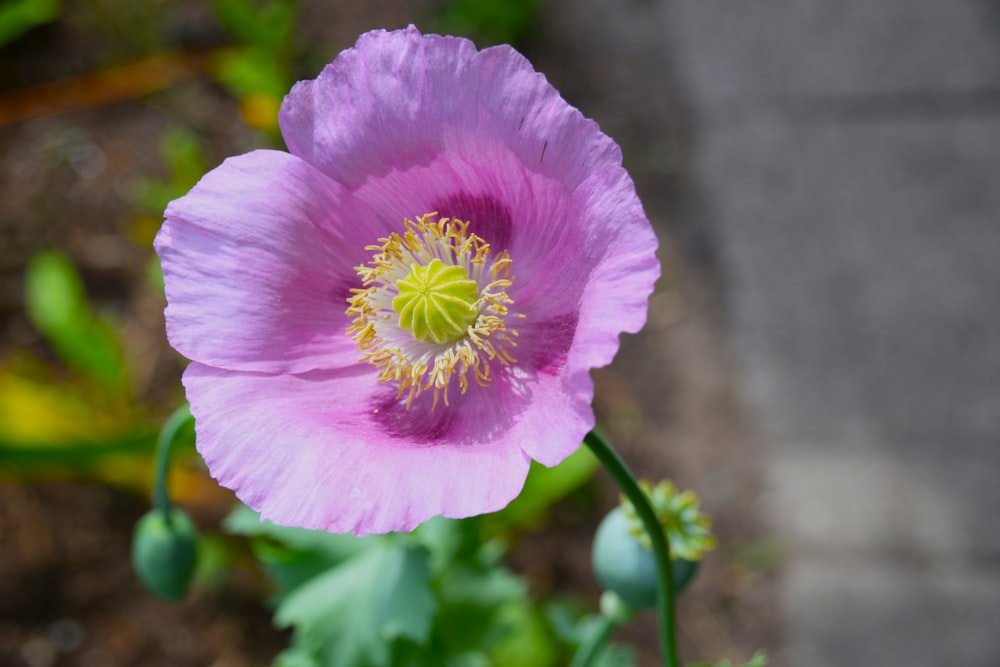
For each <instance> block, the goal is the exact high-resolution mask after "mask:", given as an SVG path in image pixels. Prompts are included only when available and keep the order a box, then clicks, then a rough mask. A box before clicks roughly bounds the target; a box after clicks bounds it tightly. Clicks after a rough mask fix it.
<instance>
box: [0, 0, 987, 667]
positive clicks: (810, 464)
mask: <svg viewBox="0 0 1000 667" xmlns="http://www.w3.org/2000/svg"><path fill="white" fill-rule="evenodd" d="M409 23H415V24H416V25H417V26H418V27H419V28H421V29H422V30H424V31H427V32H430V31H435V32H446V33H452V34H463V35H466V36H469V37H471V38H473V39H475V40H476V42H477V43H478V44H479V45H480V46H486V45H489V44H493V43H501V42H509V43H512V44H514V45H515V46H516V47H517V48H518V49H520V50H521V51H522V52H523V53H525V54H526V55H527V56H528V57H529V58H530V59H531V60H532V62H533V63H534V64H535V66H536V67H537V68H538V69H540V70H541V71H543V72H544V73H545V74H546V76H548V78H549V80H550V81H551V82H552V83H553V84H554V85H555V86H556V87H557V88H558V89H559V90H560V91H561V92H562V94H563V96H564V97H565V98H566V99H567V100H568V101H569V102H570V103H572V104H574V105H576V106H578V107H579V108H580V109H581V110H582V111H583V113H584V114H585V115H587V116H589V117H592V118H594V119H596V120H597V121H598V122H599V123H600V124H601V127H602V129H603V130H604V131H605V132H606V133H608V134H609V135H611V136H612V137H613V138H615V139H616V140H617V141H618V142H619V143H620V144H621V145H622V148H623V151H624V156H625V165H626V167H627V168H628V169H629V171H630V172H631V174H632V175H633V178H634V179H635V181H636V185H637V188H638V191H639V194H640V196H641V198H642V200H643V202H644V205H645V207H646V210H647V213H648V214H649V216H650V218H651V220H652V221H653V224H654V226H655V227H656V229H657V232H658V234H659V236H660V239H661V250H660V257H661V260H662V262H663V266H664V277H663V279H661V281H660V283H659V286H658V290H657V293H656V295H655V296H654V298H653V300H652V303H651V313H650V321H649V325H648V326H647V328H646V329H645V330H644V332H643V333H642V334H640V335H637V336H633V337H629V338H628V339H627V340H625V341H624V344H623V348H622V353H621V355H620V356H619V358H618V359H617V360H616V362H615V364H614V365H613V366H612V367H610V368H608V369H602V370H601V371H599V372H597V373H596V377H597V380H598V402H597V409H598V414H599V419H600V422H601V423H602V425H603V428H604V430H605V431H606V432H607V433H608V434H609V435H610V436H611V439H612V441H613V442H615V443H616V445H617V446H618V447H619V448H620V449H621V451H622V453H623V455H624V456H625V458H626V459H627V460H628V461H629V462H630V463H631V464H632V465H633V467H634V468H635V469H636V470H638V471H639V472H640V474H642V475H643V476H645V477H649V478H652V479H658V478H660V477H671V478H673V479H675V480H677V482H678V483H679V485H680V486H681V487H682V488H693V489H695V490H696V491H697V492H698V493H699V495H700V496H701V498H702V501H703V506H704V508H705V509H706V511H708V512H709V513H710V514H711V515H712V516H713V518H714V520H715V527H716V532H717V534H718V536H719V539H720V542H721V546H720V548H719V549H718V550H717V551H716V552H714V553H712V554H710V555H709V556H708V558H707V560H706V562H705V563H704V565H703V568H702V572H701V574H700V575H699V578H698V580H697V582H696V584H695V585H694V588H693V589H692V590H691V591H690V592H689V593H687V594H685V596H684V597H683V598H682V600H681V605H680V626H679V627H680V638H681V642H682V652H683V655H684V657H685V658H687V659H688V660H695V659H704V660H719V659H721V658H723V657H727V656H728V657H731V658H733V659H734V660H746V659H748V658H749V656H750V655H751V654H752V653H753V651H754V650H755V649H757V648H764V649H766V650H767V651H768V653H769V654H770V655H771V657H772V664H773V665H778V666H779V667H781V666H788V667H791V666H793V665H796V666H809V667H813V666H815V667H827V666H831V667H832V666H835V665H836V666H840V665H904V664H905V665H909V666H911V667H918V666H923V665H927V666H930V665H941V664H962V665H998V664H1000V522H998V519H997V517H998V516H1000V491H998V488H1000V484H998V482H997V479H998V476H1000V335H998V333H997V332H998V331H1000V309H998V308H997V307H996V304H997V294H998V288H1000V185H998V174H1000V10H998V9H997V5H996V4H995V3H994V2H991V1H990V0H952V1H951V2H947V3H943V2H934V1H933V0H899V1H896V2H888V1H886V2H879V3H875V2H865V1H863V0H848V1H845V2H838V3H832V2H820V1H819V0H795V1H794V2H793V1H790V0H775V1H773V2H763V3H734V2H725V1H723V0H623V1H621V2H611V1H610V0H517V1H511V2H506V3H486V2H476V0H438V1H432V0H420V1H415V2H407V1H404V0H370V1H365V2H357V1H339V0H338V1H329V2H323V1H321V0H299V1H298V2H293V1H291V0H259V1H258V0H219V1H218V2H215V3H210V2H194V1H186V0H175V1H171V2H167V1H166V0H151V1H149V2H142V3H136V2H126V1H124V0H76V1H73V2H59V1H58V0H4V2H3V3H2V4H0V664H2V665H5V666H6V665H11V666H17V667H20V666H22V665H23V666H27V667H50V666H60V665H66V666H77V665H79V666H88V667H103V666H106V665H123V666H124V665H143V666H154V667H155V666H159V665H216V666H220V667H222V666H233V667H238V666H244V665H266V664H269V663H270V661H271V660H272V659H273V657H274V656H275V655H276V654H277V653H278V652H279V651H280V650H281V649H282V648H283V647H284V646H285V645H286V643H287V641H288V633H287V631H279V630H276V629H274V628H273V627H272V626H271V622H270V612H269V610H268V607H267V597H268V589H267V585H266V582H265V581H263V580H262V578H261V577H260V576H259V574H255V572H254V570H253V568H252V566H251V564H250V563H249V557H248V556H247V555H246V553H245V550H243V551H241V546H240V544H239V543H238V542H237V540H236V538H235V537H233V536H230V535H226V534H223V533H221V532H220V530H219V528H218V525H219V522H220V520H221V519H222V517H224V516H225V515H226V514H227V513H228V511H229V509H230V508H231V506H232V505H233V503H234V498H233V497H232V495H231V494H229V493H228V492H227V491H225V490H220V489H219V488H218V487H217V486H216V485H215V484H214V483H213V482H212V481H211V480H210V479H209V478H208V477H207V475H206V473H205V472H204V470H203V468H202V467H201V465H200V464H199V462H198V459H197V456H196V455H195V454H194V453H193V450H192V449H191V448H190V447H188V449H186V450H183V451H182V452H181V453H180V455H179V458H180V460H179V462H178V465H176V466H175V470H174V471H173V475H172V478H171V485H172V489H173V491H174V495H175V496H176V498H177V500H178V502H179V503H180V504H181V505H183V506H184V507H185V508H186V509H188V510H189V511H190V512H191V513H192V515H194V517H195V519H196V521H197V522H198V524H199V526H200V527H201V528H202V531H203V533H204V534H205V535H206V537H205V541H204V544H203V549H202V554H201V556H202V564H201V566H200V568H201V569H200V573H199V579H198V583H197V585H196V588H195V591H194V593H193V595H191V596H190V597H189V598H188V599H187V600H186V601H184V602H183V603H181V604H177V605H170V604H168V603H164V602H161V601H158V600H155V599H153V598H151V597H149V596H148V594H146V593H144V592H143V591H142V590H141V589H140V587H139V586H138V584H137V583H136V581H135V579H134V576H133V575H132V572H131V567H130V564H129V548H130V541H131V531H132V526H133V524H134V523H135V521H136V519H137V518H138V517H139V516H140V515H141V514H143V513H144V512H145V511H146V510H147V509H148V507H149V500H148V494H149V489H150V484H151V479H152V465H151V452H152V442H153V438H154V437H155V433H156V430H157V429H158V427H159V424H160V423H162V420H163V419H164V418H165V417H166V415H168V414H170V412H171V411H172V410H173V409H174V408H175V407H176V406H177V405H179V404H180V403H181V401H182V400H183V395H182V391H181V387H180V384H179V376H180V372H181V370H182V368H183V360H182V359H181V358H179V357H178V356H177V355H176V354H175V353H173V352H172V351H171V350H170V348H169V347H168V346H167V345H166V341H165V337H164V334H163V319H162V308H163V305H164V302H163V297H162V293H161V284H160V282H159V281H160V278H159V275H158V267H157V265H156V262H155V258H154V256H153V253H152V250H151V241H152V238H153V235H154V234H155V233H156V230H157V229H158V227H159V224H160V221H161V213H162V210H163V208H164V206H165V204H166V203H167V202H168V201H169V200H170V199H172V198H174V197H177V196H180V195H181V194H183V193H184V192H186V191H187V189H188V188H190V187H191V185H193V184H194V183H195V182H196V181H197V179H198V178H199V177H200V176H201V175H202V174H203V173H204V172H205V171H206V170H208V169H210V168H212V167H214V166H215V165H217V164H218V163H219V162H220V161H221V160H222V159H224V158H225V157H226V156H228V155H232V154H236V153H242V152H246V151H248V150H251V149H253V148H257V147H264V146H270V147H280V146H281V142H280V135H279V134H278V132H277V127H276V113H277V108H278V105H279V104H280V100H281V97H282V96H283V95H284V93H285V92H287V90H288V89H289V87H290V85H291V83H292V82H294V81H295V80H298V79H303V78H312V77H314V76H315V75H316V74H317V73H318V72H319V70H320V69H321V68H322V66H323V65H324V64H325V63H327V62H329V61H330V60H332V58H333V57H334V56H335V55H336V54H337V53H338V52H339V51H340V50H342V49H343V48H346V47H348V46H350V45H352V44H353V42H354V40H355V39H356V37H357V35H358V34H360V33H362V32H364V31H366V30H369V29H373V28H383V27H384V28H396V27H402V26H405V25H407V24H409ZM614 502H615V493H614V491H613V489H612V488H611V486H610V483H609V482H608V481H607V480H606V479H605V478H604V477H603V475H601V474H600V473H598V474H597V475H596V476H595V478H594V479H593V481H584V482H583V483H582V486H581V487H580V488H579V489H577V490H576V491H574V493H572V494H570V495H567V496H566V497H564V498H563V499H561V500H559V501H558V502H556V503H555V504H554V505H552V506H551V507H547V508H546V511H545V513H544V516H542V517H540V518H536V519H535V520H533V521H531V522H529V523H527V524H525V525H523V526H520V528H519V529H518V530H517V531H516V532H515V533H513V534H512V536H511V538H510V548H509V551H508V554H507V562H508V563H509V564H510V566H511V567H512V568H513V569H514V570H515V571H516V572H518V573H520V574H523V575H524V576H525V577H526V578H527V580H528V582H529V585H530V589H531V593H532V595H535V596H538V597H544V596H550V595H555V594H559V595H570V596H576V597H577V598H578V599H580V600H582V601H583V602H582V603H583V604H585V605H589V606H590V607H591V608H594V607H596V599H597V594H598V588H597V585H596V583H595V582H594V581H593V577H592V575H591V573H590V565H589V544H590V540H591V538H592V535H593V530H594V527H595V526H596V523H597V521H598V520H599V518H600V516H601V515H602V514H603V513H604V512H605V511H606V510H607V509H608V507H610V506H611V505H612V504H613V503H614ZM206 545H207V546H206ZM618 636H619V638H621V639H622V640H625V641H630V642H633V643H635V644H636V645H637V647H638V650H639V654H638V664H640V665H652V664H656V663H655V637H654V630H653V624H652V619H651V618H650V617H648V615H647V616H643V617H641V618H640V619H639V621H638V622H637V623H636V624H635V625H634V626H633V627H630V628H628V629H626V630H624V631H622V632H620V633H619V634H618Z"/></svg>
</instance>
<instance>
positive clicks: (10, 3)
mask: <svg viewBox="0 0 1000 667" xmlns="http://www.w3.org/2000/svg"><path fill="white" fill-rule="evenodd" d="M59 9H60V2H59V0H4V1H3V3H0V46H3V45H4V44H6V43H7V42H10V41H12V40H14V39H17V38H18V37H19V36H21V35H22V34H24V33H26V32H27V31H29V30H31V29H32V28H34V27H35V26H39V25H42V24H44V23H49V22H50V21H54V20H56V19H57V18H59Z"/></svg>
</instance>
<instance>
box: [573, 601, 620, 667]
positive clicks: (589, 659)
mask: <svg viewBox="0 0 1000 667" xmlns="http://www.w3.org/2000/svg"><path fill="white" fill-rule="evenodd" d="M598 623H599V625H598V626H597V627H596V628H594V631H593V632H591V633H590V635H588V636H587V638H586V640H585V641H584V642H583V643H582V644H581V645H580V648H579V650H578V651H577V652H576V654H575V655H574V656H573V661H572V662H571V663H569V667H590V665H591V664H592V663H593V662H594V660H595V659H596V658H597V654H598V653H600V652H601V647H602V646H604V642H606V641H607V640H608V637H610V636H611V631H612V630H614V629H615V626H616V625H618V624H617V623H616V622H615V621H613V620H611V618H609V617H607V616H605V615H604V614H601V616H600V617H599V621H598Z"/></svg>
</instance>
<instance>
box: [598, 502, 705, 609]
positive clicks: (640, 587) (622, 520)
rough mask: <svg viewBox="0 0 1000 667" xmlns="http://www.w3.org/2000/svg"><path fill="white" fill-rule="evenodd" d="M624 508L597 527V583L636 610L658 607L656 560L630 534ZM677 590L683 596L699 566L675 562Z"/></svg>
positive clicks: (610, 515) (611, 514)
mask: <svg viewBox="0 0 1000 667" xmlns="http://www.w3.org/2000/svg"><path fill="white" fill-rule="evenodd" d="M630 528H631V525H630V523H629V520H628V519H627V518H626V516H625V514H624V513H623V512H622V509H621V508H620V507H616V508H615V509H613V510H611V511H610V512H608V515H607V516H606V517H604V520H603V521H601V525H600V526H598V527H597V534H596V535H595V536H594V550H593V553H592V557H593V564H594V573H595V574H596V575H597V580H598V581H600V582H601V585H602V586H604V588H606V589H607V590H609V591H614V592H615V593H616V594H617V595H618V597H620V598H621V599H622V601H623V602H624V603H625V604H627V605H628V606H629V607H631V608H633V609H648V608H651V607H655V606H656V559H655V558H654V557H653V552H652V551H651V550H650V549H647V548H646V547H644V546H643V545H642V544H641V543H640V542H639V540H638V539H636V537H635V536H634V535H633V534H632V533H631V532H630ZM671 565H672V569H673V573H674V589H675V591H676V593H678V594H679V593H680V592H681V591H683V590H684V588H686V587H687V585H688V584H689V583H690V582H691V580H692V579H693V578H694V574H695V571H696V570H697V568H698V563H697V562H694V561H688V560H683V559H673V561H672V563H671Z"/></svg>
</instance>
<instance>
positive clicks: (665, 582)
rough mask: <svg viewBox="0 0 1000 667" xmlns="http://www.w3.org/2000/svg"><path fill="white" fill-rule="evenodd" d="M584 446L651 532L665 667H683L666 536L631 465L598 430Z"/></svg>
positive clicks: (587, 438)
mask: <svg viewBox="0 0 1000 667" xmlns="http://www.w3.org/2000/svg"><path fill="white" fill-rule="evenodd" d="M583 442H584V444H586V445H587V446H588V447H590V450H591V451H592V452H594V455H595V456H597V460H598V461H600V462H601V465H603V466H604V468H605V469H606V470H607V471H608V473H609V474H610V475H611V477H612V478H614V480H615V483H616V484H617V485H618V488H619V489H621V491H622V493H624V494H625V497H626V498H628V500H629V502H631V503H632V506H633V507H634V508H635V512H636V514H637V515H638V516H639V520H640V521H642V524H643V526H644V527H645V528H646V532H647V533H649V539H650V542H652V545H653V558H654V559H655V560H656V610H657V613H658V615H659V625H660V654H661V655H662V656H663V664H664V667H680V659H679V658H678V655H677V637H676V633H675V630H674V625H675V622H674V600H675V597H676V594H675V592H674V573H673V569H672V568H671V566H670V543H669V542H668V541H667V536H666V533H664V532H663V527H662V526H661V525H660V522H659V520H657V518H656V513H655V512H653V507H652V505H650V504H649V499H648V498H647V497H646V494H645V493H644V492H643V490H642V489H641V488H640V487H639V484H638V482H636V479H635V476H634V475H633V474H632V471H630V470H629V468H628V466H627V465H626V464H625V462H624V461H622V459H621V457H620V456H618V452H616V451H615V450H614V448H613V447H612V446H611V443H609V442H608V441H607V440H605V439H604V436H602V435H601V434H600V433H598V432H597V430H596V429H595V430H593V431H591V432H590V433H588V434H587V436H586V437H585V438H584V439H583Z"/></svg>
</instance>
